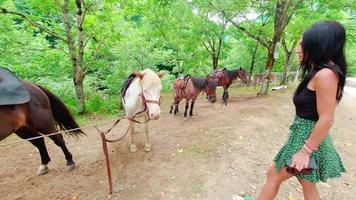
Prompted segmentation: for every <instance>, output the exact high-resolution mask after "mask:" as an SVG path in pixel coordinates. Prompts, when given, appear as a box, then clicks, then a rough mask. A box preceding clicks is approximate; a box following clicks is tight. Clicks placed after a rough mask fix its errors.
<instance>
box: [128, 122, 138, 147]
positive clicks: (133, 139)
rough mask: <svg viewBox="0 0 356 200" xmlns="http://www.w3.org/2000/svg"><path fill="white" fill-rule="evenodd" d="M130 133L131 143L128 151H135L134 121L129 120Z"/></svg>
mask: <svg viewBox="0 0 356 200" xmlns="http://www.w3.org/2000/svg"><path fill="white" fill-rule="evenodd" d="M130 133H131V144H130V151H131V152H132V153H135V152H136V151H137V147H136V144H135V123H134V122H131V121H130Z"/></svg>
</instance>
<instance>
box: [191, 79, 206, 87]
mask: <svg viewBox="0 0 356 200" xmlns="http://www.w3.org/2000/svg"><path fill="white" fill-rule="evenodd" d="M191 79H192V83H193V85H194V87H196V88H199V89H205V88H206V82H205V78H200V77H191Z"/></svg>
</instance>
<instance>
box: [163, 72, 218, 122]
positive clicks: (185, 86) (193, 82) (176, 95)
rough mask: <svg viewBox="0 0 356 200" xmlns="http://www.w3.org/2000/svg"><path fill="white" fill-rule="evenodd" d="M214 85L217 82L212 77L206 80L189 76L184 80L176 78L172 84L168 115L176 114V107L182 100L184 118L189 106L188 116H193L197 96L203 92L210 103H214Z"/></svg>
mask: <svg viewBox="0 0 356 200" xmlns="http://www.w3.org/2000/svg"><path fill="white" fill-rule="evenodd" d="M216 84H217V80H216V78H215V77H214V76H207V77H206V78H198V77H191V76H190V75H188V76H185V77H184V78H178V79H176V80H175V81H174V83H173V103H172V105H171V109H170V111H169V113H171V114H172V111H173V108H174V114H177V113H178V105H179V102H180V101H181V100H182V99H186V104H185V111H184V117H187V110H188V108H189V102H190V101H191V104H190V112H189V115H190V116H193V108H194V103H195V100H196V99H197V97H198V95H199V94H200V93H201V92H202V91H205V92H206V94H207V97H208V99H209V101H210V102H211V103H215V102H216Z"/></svg>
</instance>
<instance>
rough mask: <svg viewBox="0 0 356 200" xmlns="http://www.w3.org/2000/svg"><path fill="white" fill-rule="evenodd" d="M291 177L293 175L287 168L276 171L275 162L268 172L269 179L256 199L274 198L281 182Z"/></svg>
mask: <svg viewBox="0 0 356 200" xmlns="http://www.w3.org/2000/svg"><path fill="white" fill-rule="evenodd" d="M290 177H292V175H290V174H289V173H288V172H287V171H286V169H285V168H282V169H281V171H279V172H276V171H275V164H272V166H271V167H270V168H269V170H268V172H267V181H266V183H265V185H264V186H263V188H262V190H261V192H260V194H259V195H258V197H257V199H256V200H273V199H274V198H275V197H276V195H277V193H278V189H279V186H280V185H281V183H282V182H283V181H285V180H287V179H289V178H290Z"/></svg>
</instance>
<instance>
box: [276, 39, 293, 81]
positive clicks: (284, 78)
mask: <svg viewBox="0 0 356 200" xmlns="http://www.w3.org/2000/svg"><path fill="white" fill-rule="evenodd" d="M296 45H297V40H294V42H293V45H292V47H291V49H290V51H288V49H285V54H286V63H285V65H284V68H283V74H282V80H281V82H280V85H285V84H287V75H288V72H289V69H290V66H291V64H292V62H293V58H294V55H295V46H296Z"/></svg>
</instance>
